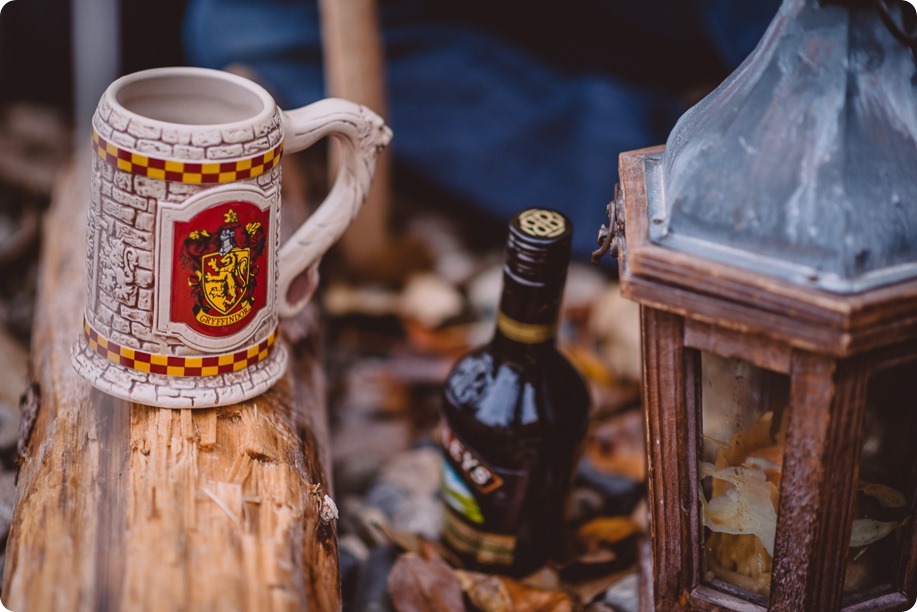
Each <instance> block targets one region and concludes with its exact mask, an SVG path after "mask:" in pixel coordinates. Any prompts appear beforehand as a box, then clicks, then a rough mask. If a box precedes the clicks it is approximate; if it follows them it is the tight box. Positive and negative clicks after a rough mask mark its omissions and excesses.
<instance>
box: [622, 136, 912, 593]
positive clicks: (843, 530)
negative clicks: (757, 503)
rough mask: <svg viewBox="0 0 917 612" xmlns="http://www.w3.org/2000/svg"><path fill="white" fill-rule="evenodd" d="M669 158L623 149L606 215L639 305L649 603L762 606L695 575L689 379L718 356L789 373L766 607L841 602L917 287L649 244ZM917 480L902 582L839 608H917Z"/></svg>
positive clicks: (694, 406) (906, 353) (694, 396)
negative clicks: (657, 174) (875, 426)
mask: <svg viewBox="0 0 917 612" xmlns="http://www.w3.org/2000/svg"><path fill="white" fill-rule="evenodd" d="M662 151H663V147H654V148H649V149H642V150H638V151H632V152H628V153H623V154H622V155H621V156H620V176H621V189H620V192H619V197H618V198H617V202H616V204H617V205H616V209H617V219H612V225H613V226H615V225H617V227H618V231H619V232H620V230H621V228H623V227H624V226H625V225H626V240H625V241H623V244H621V252H620V254H619V261H620V270H621V275H620V276H621V291H622V293H623V295H624V296H625V297H628V298H630V299H633V300H635V301H637V302H639V303H640V304H641V323H642V334H643V368H644V374H643V385H644V387H643V389H644V403H645V410H646V432H647V459H648V468H649V469H648V474H649V501H650V516H651V525H652V551H653V560H654V563H653V565H654V576H653V590H654V593H655V602H654V603H655V607H656V609H659V610H686V609H704V610H717V609H731V610H763V609H765V607H764V606H763V605H757V604H755V603H752V602H750V601H749V600H748V599H746V598H744V597H740V596H739V595H738V593H737V592H736V593H729V592H728V591H729V589H728V588H718V587H719V585H718V587H717V588H714V587H711V586H709V585H707V584H705V583H704V582H703V581H702V576H701V567H702V566H701V558H700V555H701V544H700V542H701V538H700V535H701V531H702V529H703V528H702V527H701V519H700V510H699V505H698V500H697V485H696V483H697V482H698V478H697V477H698V474H697V471H698V440H699V439H700V435H701V429H700V427H701V423H700V419H701V415H700V406H699V401H698V400H699V391H698V390H697V389H696V388H695V384H696V383H695V381H696V374H697V373H698V371H699V370H698V368H699V358H698V356H699V351H709V352H712V353H716V354H718V355H722V356H725V357H736V358H740V359H742V360H745V361H747V362H749V363H751V364H752V365H755V366H757V367H760V368H765V369H767V370H771V371H775V372H779V373H783V374H786V375H787V376H788V377H789V379H790V406H789V410H790V413H789V417H788V418H789V421H788V423H789V425H788V431H787V438H786V449H785V455H784V463H783V480H782V484H781V487H780V507H779V510H778V519H777V532H776V540H775V546H774V567H773V574H772V578H771V590H770V599H769V603H768V604H767V608H766V609H771V610H794V611H798V610H820V611H821V610H836V609H841V604H842V590H843V584H844V571H845V565H846V556H847V546H848V543H849V538H850V528H851V521H852V517H853V511H854V500H855V487H856V483H857V478H858V471H859V464H860V457H861V452H862V447H863V438H864V433H863V420H864V418H865V412H866V393H867V386H868V381H869V379H870V377H871V376H872V375H873V374H874V373H875V372H877V371H879V370H881V369H883V368H887V367H892V366H894V365H895V364H899V363H904V362H908V361H910V360H913V361H917V279H915V280H909V281H906V282H903V283H898V284H896V285H893V286H888V287H882V288H879V289H876V290H872V291H867V292H863V293H859V294H854V295H835V294H831V293H828V292H825V291H821V290H814V289H809V288H806V287H802V286H798V285H794V284H792V283H790V282H788V281H784V280H780V279H777V278H774V277H769V276H765V275H762V274H757V273H754V272H749V271H747V270H743V269H740V268H738V267H732V266H728V265H724V264H720V263H715V262H712V261H709V260H706V259H704V258H701V257H697V256H695V255H692V254H688V253H683V252H679V251H675V250H673V249H670V248H665V247H661V246H659V245H656V244H654V243H652V242H651V241H650V240H649V238H648V236H649V233H648V224H649V223H650V221H649V219H648V215H647V205H648V200H647V182H646V168H647V164H648V163H654V162H655V163H658V161H659V159H660V158H661V154H662ZM915 443H917V441H915ZM915 478H917V469H915V470H913V471H912V476H911V479H912V480H914V479H915ZM915 485H917V483H913V482H912V484H911V486H910V487H909V494H910V495H911V497H910V498H909V499H908V500H907V503H908V504H909V506H908V507H909V508H910V520H909V522H908V524H907V525H906V526H905V527H904V529H906V530H907V533H906V535H905V538H906V539H905V541H906V542H908V543H909V545H908V546H907V549H908V550H906V551H905V552H904V553H903V558H902V559H901V562H900V563H899V567H900V568H901V569H900V572H899V575H898V576H895V577H894V578H893V580H892V584H893V585H895V586H896V589H895V590H893V591H892V592H886V593H884V594H878V595H877V596H875V597H872V598H870V599H866V600H864V601H860V602H857V603H853V604H851V605H847V606H846V607H845V608H843V609H844V610H849V611H853V610H903V609H907V608H908V607H909V605H912V604H913V602H914V601H915V599H917V529H915V523H917V521H915V520H914V519H915V506H917V500H915V499H914V498H915V494H914V492H915V491H917V486H915ZM844 502H846V503H844Z"/></svg>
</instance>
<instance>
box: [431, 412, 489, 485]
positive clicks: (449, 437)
mask: <svg viewBox="0 0 917 612" xmlns="http://www.w3.org/2000/svg"><path fill="white" fill-rule="evenodd" d="M440 442H441V443H442V445H443V448H444V449H446V453H447V454H448V455H449V456H450V457H451V458H452V460H453V461H454V462H455V463H456V464H457V465H458V466H459V467H460V468H461V470H462V473H463V474H465V477H466V478H467V479H468V480H470V481H471V482H472V483H473V484H474V486H475V487H476V488H477V489H478V491H480V492H481V493H490V492H491V491H493V490H494V489H496V488H498V487H500V486H501V485H502V484H503V480H502V479H501V478H500V477H499V476H497V474H496V473H495V472H494V471H493V470H491V469H490V468H489V467H487V465H485V464H484V462H483V461H481V459H480V458H479V457H478V456H477V454H476V453H474V452H473V451H471V450H470V449H468V448H467V447H466V446H465V445H464V444H462V441H461V440H459V439H458V437H457V436H456V435H455V434H454V433H453V432H452V430H451V429H450V428H449V426H448V425H446V424H445V422H444V423H443V424H442V425H441V426H440Z"/></svg>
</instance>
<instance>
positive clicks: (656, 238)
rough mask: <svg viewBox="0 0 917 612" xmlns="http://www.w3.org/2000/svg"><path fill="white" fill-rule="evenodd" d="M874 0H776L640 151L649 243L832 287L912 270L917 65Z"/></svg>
mask: <svg viewBox="0 0 917 612" xmlns="http://www.w3.org/2000/svg"><path fill="white" fill-rule="evenodd" d="M877 5H878V3H876V4H865V5H864V4H863V3H859V4H851V5H850V6H847V5H844V6H842V5H839V4H833V3H832V4H828V3H827V2H819V1H818V0H785V1H784V3H783V5H782V7H781V9H780V11H779V12H778V14H777V16H776V17H775V18H774V20H773V22H772V23H771V25H770V27H769V29H768V31H767V32H766V34H765V35H764V37H763V38H762V40H761V41H760V43H759V44H758V46H757V47H756V49H755V51H754V52H753V53H752V54H751V55H750V56H749V57H748V59H746V61H745V62H744V63H743V64H742V65H741V66H740V67H739V68H738V69H737V70H736V71H735V72H734V73H733V74H732V75H731V76H730V77H729V78H728V79H727V80H726V81H724V82H723V83H722V84H721V85H720V86H719V87H717V88H716V89H715V90H714V91H713V92H712V93H711V94H710V95H708V96H707V97H706V98H705V99H704V100H702V101H701V102H700V103H699V104H697V105H696V106H694V107H693V108H692V109H690V110H689V111H688V112H687V113H685V115H683V116H682V118H681V119H680V120H679V122H678V123H677V125H676V126H675V128H674V129H673V131H672V132H671V134H670V136H669V139H668V142H667V143H666V147H665V151H664V153H662V154H661V155H658V154H657V155H656V156H650V157H649V158H648V160H647V163H646V177H647V201H648V209H647V217H648V221H649V223H648V230H649V238H650V240H651V241H652V242H654V243H656V244H659V245H660V246H665V247H668V248H671V249H675V250H679V251H683V252H687V253H691V254H696V255H700V256H703V257H707V258H710V259H713V260H715V261H719V262H721V263H728V264H731V265H735V266H739V267H740V268H745V269H748V270H750V271H753V272H757V273H764V274H769V275H772V276H776V277H779V278H781V279H785V280H788V281H790V282H791V283H795V284H799V285H804V286H808V287H814V288H818V289H824V290H828V291H832V292H836V293H856V292H861V291H865V290H868V289H872V288H874V287H878V286H881V285H885V284H889V283H894V282H898V281H902V280H906V279H913V278H917V62H915V52H914V50H913V49H912V47H910V46H908V44H906V41H905V40H903V39H902V38H901V37H900V35H899V36H896V35H895V34H893V31H892V28H891V27H890V26H889V25H887V23H886V21H885V19H887V18H888V17H889V14H888V13H886V14H884V15H883V14H882V13H881V11H880V10H879V9H877V8H876V6H877ZM899 16H900V15H899Z"/></svg>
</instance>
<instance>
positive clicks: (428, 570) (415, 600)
mask: <svg viewBox="0 0 917 612" xmlns="http://www.w3.org/2000/svg"><path fill="white" fill-rule="evenodd" d="M388 589H389V592H390V593H391V595H392V604H393V605H394V606H395V610H397V611H398V612H428V611H429V612H452V611H453V610H463V609H464V606H465V604H464V601H463V599H462V587H461V585H460V584H459V580H458V578H457V577H456V575H455V574H454V573H453V571H452V568H450V567H449V566H448V565H447V564H446V562H445V561H443V560H442V559H440V558H438V557H433V558H431V559H422V558H420V557H419V556H417V555H416V554H414V553H405V554H403V555H401V556H400V557H398V560H397V561H396V562H395V565H394V567H392V571H391V572H390V573H389V575H388Z"/></svg>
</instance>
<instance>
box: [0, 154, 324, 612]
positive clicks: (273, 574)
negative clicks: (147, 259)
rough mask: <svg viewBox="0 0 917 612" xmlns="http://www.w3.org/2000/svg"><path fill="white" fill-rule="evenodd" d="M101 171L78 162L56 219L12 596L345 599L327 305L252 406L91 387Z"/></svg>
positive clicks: (62, 602) (218, 604)
mask: <svg viewBox="0 0 917 612" xmlns="http://www.w3.org/2000/svg"><path fill="white" fill-rule="evenodd" d="M87 179H88V164H77V165H76V166H75V167H74V168H71V169H69V170H68V172H67V173H66V174H65V176H64V177H63V178H62V180H61V181H60V182H59V184H58V189H57V191H56V193H55V196H54V198H53V203H52V209H51V210H50V212H49V214H48V216H47V217H46V220H45V226H44V236H45V239H44V247H43V255H42V258H43V259H42V264H41V268H40V278H39V283H40V285H39V286H40V289H39V297H38V307H37V311H36V316H35V324H34V336H33V343H32V359H31V367H32V372H33V378H34V381H35V383H34V384H33V387H32V389H33V391H37V393H32V394H31V397H33V398H35V399H34V400H33V401H32V402H27V404H31V408H32V410H31V411H30V410H26V411H25V413H26V414H27V415H28V414H31V415H32V416H33V417H34V420H32V419H27V424H26V426H25V427H24V428H23V433H24V437H23V439H22V440H20V442H21V445H20V448H21V451H22V456H21V458H20V459H21V470H20V473H19V481H18V486H17V496H16V497H17V498H16V508H15V513H14V517H13V524H12V527H11V531H10V536H9V539H8V542H7V553H6V554H7V561H6V566H5V571H4V577H3V602H4V604H5V605H6V606H7V607H9V608H10V609H13V610H16V611H17V612H20V611H24V610H29V611H31V610H38V611H43V610H54V611H58V610H68V611H71V610H94V611H95V610H102V611H105V610H164V611H165V610H167V611H173V610H259V611H263V610H269V611H272V610H304V609H311V610H336V609H339V608H340V581H339V575H338V554H337V539H336V531H335V522H334V516H335V511H334V508H333V502H330V499H331V498H330V497H327V498H326V495H329V494H330V492H331V491H330V487H331V482H330V475H329V471H328V466H329V465H330V459H329V456H328V448H327V440H328V435H327V421H326V415H325V402H324V387H323V381H324V379H323V374H322V368H321V363H320V360H319V358H318V348H317V347H318V346H319V343H318V340H317V339H316V333H315V331H316V327H317V326H316V323H315V321H316V316H315V313H314V311H312V313H311V318H310V316H309V315H306V316H305V318H302V319H296V320H293V321H292V322H290V323H289V324H285V327H284V336H285V337H286V341H288V342H289V343H290V345H291V357H292V363H291V367H290V371H289V372H288V373H287V376H286V377H285V378H284V379H282V380H281V382H280V383H279V384H277V385H276V386H275V387H274V388H273V389H272V390H270V391H269V392H267V393H265V394H264V395H262V396H259V397H257V398H255V399H253V400H251V401H247V402H244V403H241V404H237V405H233V406H228V407H224V408H215V409H207V410H169V409H157V408H152V407H149V406H143V405H138V404H130V403H128V402H124V401H121V400H117V399H115V398H112V397H110V396H107V395H104V394H102V393H100V392H98V391H94V390H92V389H91V388H90V386H89V385H88V384H86V383H85V382H84V381H83V380H82V379H81V378H79V376H78V375H77V374H76V372H75V371H74V370H73V368H72V367H71V365H70V358H69V352H70V345H71V343H72V342H73V341H74V339H75V338H76V337H77V334H78V333H79V330H80V325H81V317H82V310H83V303H84V295H85V293H86V288H85V278H86V273H85V262H84V249H85V231H84V229H85V223H84V219H85V218H86V203H87V202H88V201H89V197H88V185H87V183H88V180H87ZM294 373H295V376H294ZM26 408H29V405H27V406H26ZM36 408H37V410H35V409H36ZM29 423H31V425H30V424H29Z"/></svg>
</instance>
